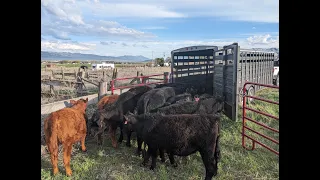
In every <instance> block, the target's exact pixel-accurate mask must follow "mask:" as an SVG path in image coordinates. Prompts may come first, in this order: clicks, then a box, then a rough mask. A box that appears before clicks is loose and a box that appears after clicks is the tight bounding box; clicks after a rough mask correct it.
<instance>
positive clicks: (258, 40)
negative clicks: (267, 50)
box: [247, 34, 279, 46]
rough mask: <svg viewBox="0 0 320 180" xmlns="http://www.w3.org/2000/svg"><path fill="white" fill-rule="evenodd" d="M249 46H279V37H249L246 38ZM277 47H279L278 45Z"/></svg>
mask: <svg viewBox="0 0 320 180" xmlns="http://www.w3.org/2000/svg"><path fill="white" fill-rule="evenodd" d="M247 42H248V43H249V45H252V46H256V45H277V44H279V36H276V37H272V36H271V35H270V34H266V35H259V36H251V37H248V38H247ZM278 46H279V45H278Z"/></svg>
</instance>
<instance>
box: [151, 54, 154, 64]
mask: <svg viewBox="0 0 320 180" xmlns="http://www.w3.org/2000/svg"><path fill="white" fill-rule="evenodd" d="M151 62H152V64H153V65H154V59H153V51H152V61H151Z"/></svg>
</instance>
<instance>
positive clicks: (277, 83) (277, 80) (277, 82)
mask: <svg viewBox="0 0 320 180" xmlns="http://www.w3.org/2000/svg"><path fill="white" fill-rule="evenodd" d="M276 85H277V86H279V74H278V76H277V79H276Z"/></svg>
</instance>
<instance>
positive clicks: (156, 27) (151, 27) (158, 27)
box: [141, 26, 167, 30]
mask: <svg viewBox="0 0 320 180" xmlns="http://www.w3.org/2000/svg"><path fill="white" fill-rule="evenodd" d="M141 29H148V30H157V29H167V28H166V27H162V26H150V27H143V28H141Z"/></svg>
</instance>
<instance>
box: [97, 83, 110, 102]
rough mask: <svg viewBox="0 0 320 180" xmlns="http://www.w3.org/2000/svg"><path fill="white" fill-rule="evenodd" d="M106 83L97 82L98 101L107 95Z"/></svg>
mask: <svg viewBox="0 0 320 180" xmlns="http://www.w3.org/2000/svg"><path fill="white" fill-rule="evenodd" d="M107 89H108V88H107V82H104V81H100V82H99V93H98V99H99V100H100V99H101V98H102V96H103V95H105V94H107Z"/></svg>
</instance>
